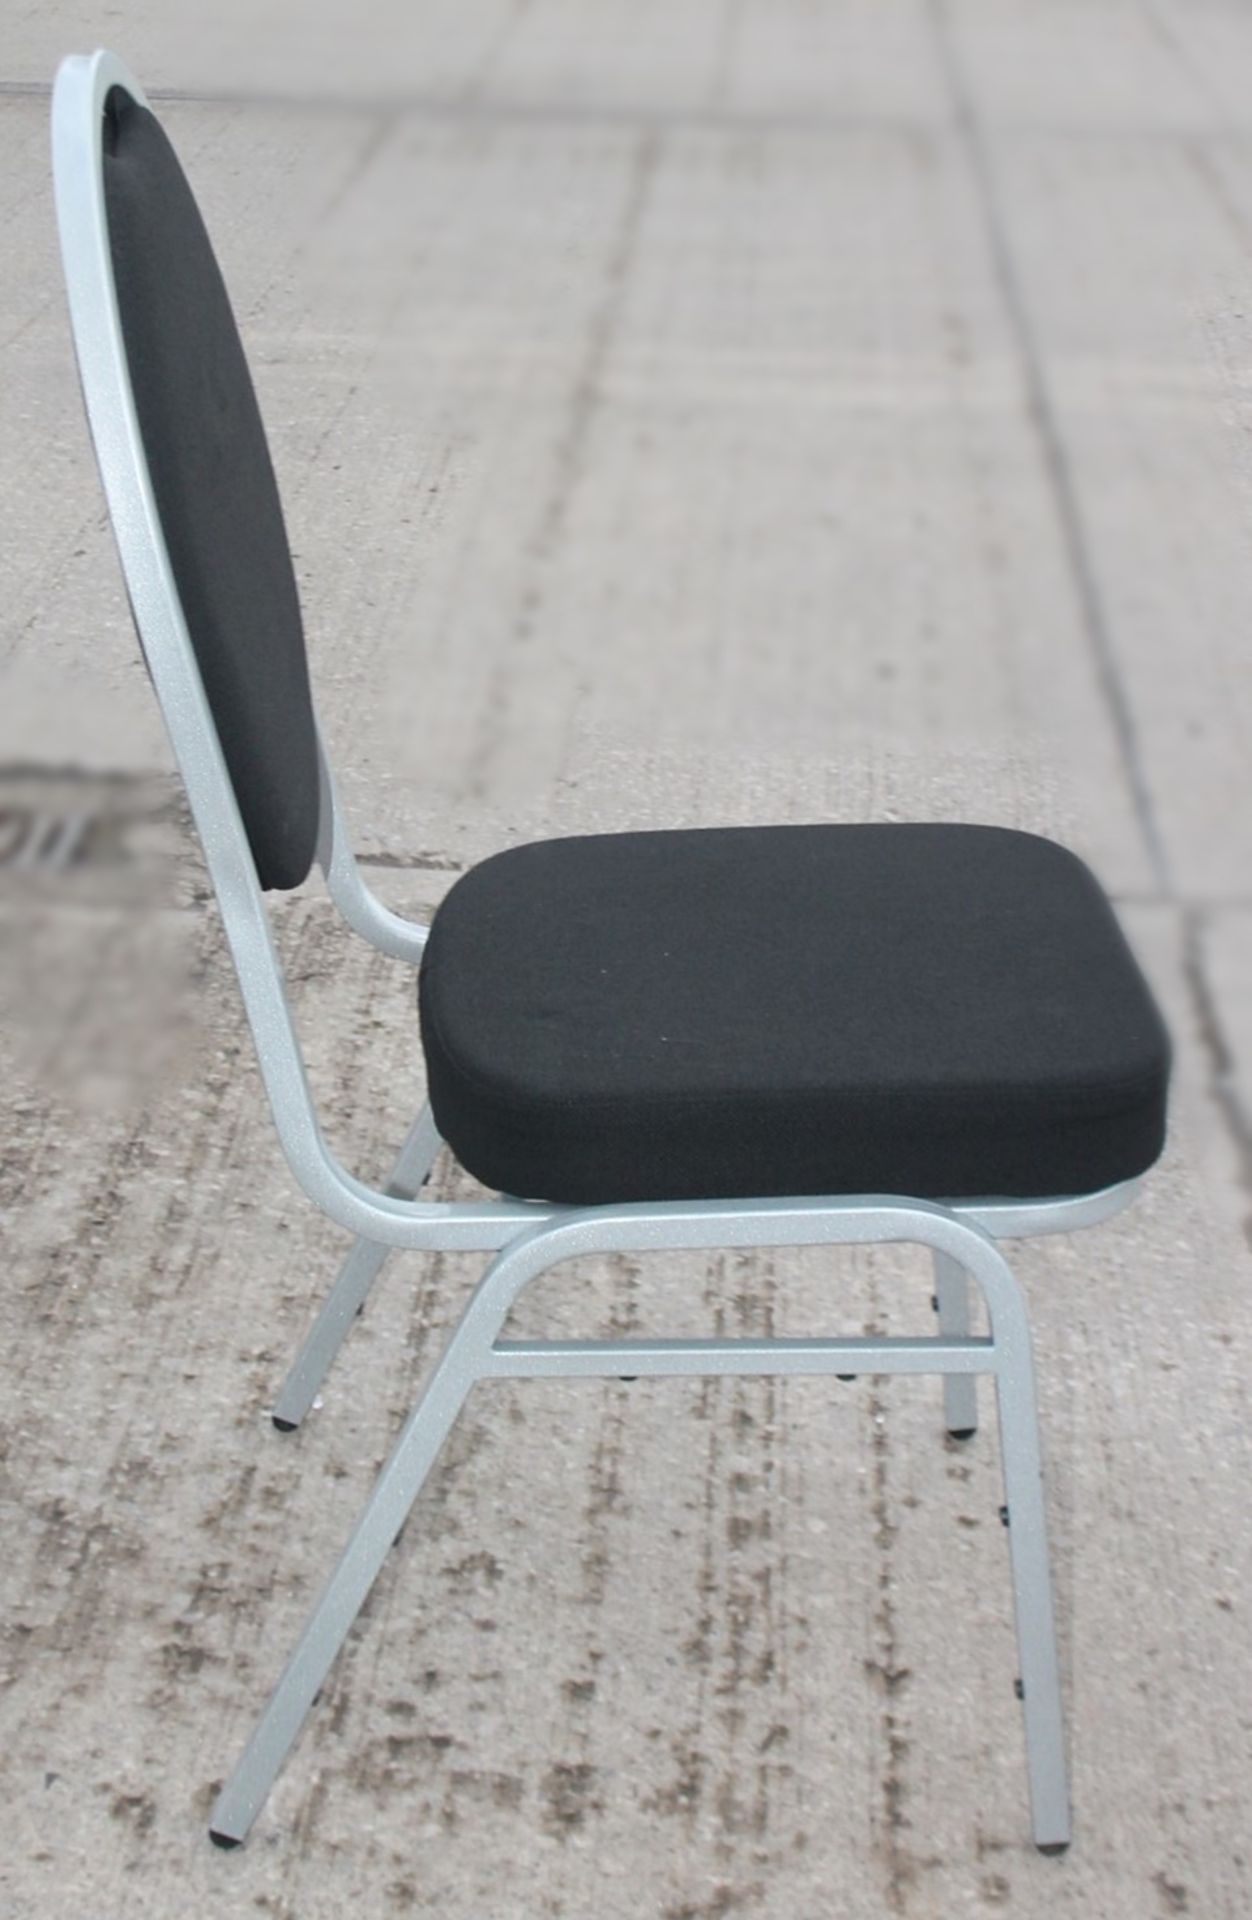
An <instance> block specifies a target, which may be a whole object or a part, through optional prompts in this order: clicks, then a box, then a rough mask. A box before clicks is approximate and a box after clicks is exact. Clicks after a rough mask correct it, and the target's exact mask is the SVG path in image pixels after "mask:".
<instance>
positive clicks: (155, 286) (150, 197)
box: [102, 87, 318, 887]
mask: <svg viewBox="0 0 1252 1920" xmlns="http://www.w3.org/2000/svg"><path fill="white" fill-rule="evenodd" d="M102 137H103V140H104V199H105V208H106V211H107V213H108V223H109V250H110V254H111V256H112V262H113V278H114V284H115V286H116V289H117V304H118V312H119V315H120V317H121V322H122V332H123V336H124V338H125V341H126V360H127V366H128V369H129V372H130V381H131V388H132V391H133V393H134V397H135V411H136V414H137V415H138V418H139V428H140V432H141V434H142V436H143V445H144V453H145V455H146V457H147V462H148V471H149V473H150V475H151V478H152V487H153V492H154V493H155V495H156V502H157V508H158V511H159V513H160V516H161V531H162V533H163V534H164V536H165V544H166V548H167V550H168V552H169V557H170V566H171V569H172V571H173V574H174V580H175V584H176V585H177V588H178V597H179V600H180V601H181V603H182V608H183V615H184V618H185V619H186V622H187V630H188V632H189V634H190V636H191V643H192V646H193V647H194V649H195V654H196V661H197V664H198V666H199V668H200V677H201V679H202V680H203V682H204V690H205V693H206V695H207V697H208V701H209V705H210V707H211V708H212V710H213V718H214V721H215V723H216V726H217V731H218V737H219V739H220V740H221V744H222V752H223V753H224V755H225V757H226V765H227V767H228V769H229V771H230V777H231V783H232V785H233V787H234V789H235V797H236V799H237V800H238V802H239V811H240V813H241V814H242V816H243V823H244V827H245V829H246V830H247V835H248V841H249V844H250V846H251V849H252V856H253V859H254V860H255V862H256V868H257V875H258V878H259V879H260V882H261V885H262V886H263V887H295V886H299V884H300V882H301V881H302V880H303V879H304V878H305V876H306V874H307V873H308V871H309V867H310V865H311V864H312V860H313V853H314V848H315V846H316V841H317V823H318V766H317V735H316V730H315V727H314V721H313V705H312V700H311V698H310V694H309V676H308V666H307V663H306V660H305V652H304V632H303V628H302V625H301V621H300V604H299V600H298V598H297V594H296V582H295V576H294V574H293V572H292V566H291V554H290V551H289V549H288V546H287V535H286V532H285V530H284V527H283V513H282V507H281V505H280V504H279V498H278V487H277V485H276V483H275V480H274V470H273V467H272V466H271V464H270V456H269V449H268V447H267V445H266V441H265V430H264V428H263V426H262V424H261V415H260V413H259V411H258V409H257V403H256V396H255V394H254V392H253V388H252V380H251V376H250V375H249V373H248V366H247V362H246V361H245V359H244V353H243V347H242V345H241V344H240V340H239V334H238V331H237V330H236V327H235V321H234V316H233V315H232V313H231V310H230V301H229V299H228V298H227V294H226V288H225V286H224V285H223V283H222V276H221V273H220V272H219V270H218V265H217V261H216V260H215V259H214V257H213V249H212V246H211V245H210V243H209V237H208V234H207V233H206V232H205V229H204V222H203V221H202V220H201V218H200V214H199V212H198V210H197V207H196V203H195V200H194V199H193V197H192V192H191V188H190V187H189V186H188V184H187V181H186V178H185V177H184V175H183V170H182V168H181V167H180V166H179V164H178V160H177V157H176V155H175V153H174V149H173V148H172V147H171V145H170V143H169V141H168V140H167V139H166V137H165V134H164V133H163V131H162V129H161V126H160V124H159V122H158V121H157V120H156V118H155V117H154V116H153V115H152V114H151V113H149V112H148V110H147V108H146V107H141V106H140V105H139V104H138V103H137V102H136V101H134V100H132V99H131V97H130V95H129V94H127V93H125V92H124V91H123V90H122V89H121V88H120V87H114V88H113V89H112V91H111V92H110V94H109V98H108V101H107V103H106V115H105V124H104V127H103V129H102Z"/></svg>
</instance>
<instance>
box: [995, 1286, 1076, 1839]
mask: <svg viewBox="0 0 1252 1920" xmlns="http://www.w3.org/2000/svg"><path fill="white" fill-rule="evenodd" d="M992 1318H993V1323H994V1330H995V1340H996V1346H997V1348H998V1349H999V1355H998V1365H997V1368H996V1396H997V1402H998V1406H999V1413H1000V1448H1001V1453H1002V1457H1003V1466H1004V1497H1005V1503H1006V1518H1007V1520H1008V1532H1009V1549H1010V1554H1011V1557H1012V1568H1013V1603H1014V1611H1015V1613H1016V1616H1017V1647H1018V1661H1019V1663H1020V1667H1021V1677H1020V1686H1019V1689H1018V1691H1019V1693H1020V1695H1021V1700H1022V1711H1023V1715H1024V1718H1025V1724H1026V1765H1027V1769H1028V1772H1029V1776H1030V1805H1031V1816H1032V1824H1033V1828H1034V1837H1035V1844H1036V1846H1038V1847H1039V1848H1040V1849H1041V1850H1042V1851H1043V1852H1044V1853H1062V1852H1064V1850H1065V1848H1066V1847H1067V1846H1068V1845H1069V1841H1070V1808H1069V1788H1068V1782H1067V1771H1066V1763H1065V1724H1064V1716H1063V1713H1062V1707H1061V1676H1060V1668H1059V1664H1058V1660H1057V1649H1056V1622H1055V1619H1054V1616H1053V1609H1052V1579H1051V1573H1050V1571H1049V1565H1048V1534H1047V1519H1046V1514H1045V1510H1044V1499H1043V1464H1042V1461H1041V1459H1040V1453H1039V1415H1038V1409H1037V1405H1036V1395H1035V1367H1034V1357H1033V1354H1032V1350H1031V1338H1030V1325H1029V1322H1028V1320H1027V1317H1026V1308H1025V1305H1024V1303H1023V1301H1022V1299H1021V1296H1020V1294H1019V1293H1018V1292H1017V1288H1016V1283H1015V1282H1014V1283H1013V1297H1011V1298H1010V1297H1006V1295H1004V1294H1001V1295H1000V1297H999V1298H998V1299H997V1301H996V1302H995V1304H994V1306H993V1308H992Z"/></svg>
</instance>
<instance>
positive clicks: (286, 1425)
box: [270, 1413, 300, 1433]
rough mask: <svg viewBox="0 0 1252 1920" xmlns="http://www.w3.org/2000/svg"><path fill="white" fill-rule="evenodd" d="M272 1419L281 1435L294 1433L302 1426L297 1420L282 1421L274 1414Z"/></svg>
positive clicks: (271, 1416)
mask: <svg viewBox="0 0 1252 1920" xmlns="http://www.w3.org/2000/svg"><path fill="white" fill-rule="evenodd" d="M270 1419H271V1420H272V1421H273V1422H274V1425H275V1426H276V1427H277V1428H278V1431H279V1432H280V1433H294V1432H295V1430H296V1428H297V1426H298V1425H299V1424H300V1423H299V1421H297V1420H280V1419H279V1417H278V1415H277V1414H276V1413H272V1414H271V1415H270Z"/></svg>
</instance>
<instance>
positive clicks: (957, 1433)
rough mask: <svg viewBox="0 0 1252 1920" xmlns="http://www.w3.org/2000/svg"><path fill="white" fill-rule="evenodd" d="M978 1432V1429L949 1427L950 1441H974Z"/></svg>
mask: <svg viewBox="0 0 1252 1920" xmlns="http://www.w3.org/2000/svg"><path fill="white" fill-rule="evenodd" d="M977 1431H978V1429H977V1427H949V1428H948V1438H949V1440H972V1439H973V1437H974V1435H975V1434H976V1433H977Z"/></svg>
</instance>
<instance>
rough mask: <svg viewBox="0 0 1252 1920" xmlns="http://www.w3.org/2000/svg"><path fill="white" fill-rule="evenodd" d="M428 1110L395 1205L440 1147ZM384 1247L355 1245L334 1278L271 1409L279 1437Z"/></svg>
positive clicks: (417, 1188)
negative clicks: (335, 1278)
mask: <svg viewBox="0 0 1252 1920" xmlns="http://www.w3.org/2000/svg"><path fill="white" fill-rule="evenodd" d="M442 1144H443V1143H442V1141H441V1140H440V1138H439V1133H438V1130H437V1129H436V1126H435V1122H434V1119H433V1117H432V1115H431V1111H430V1108H429V1106H424V1107H423V1108H422V1111H421V1112H420V1113H419V1114H418V1116H417V1119H416V1120H415V1121H414V1122H413V1125H412V1126H411V1127H410V1128H409V1131H408V1134H407V1136H406V1138H405V1142H404V1145H403V1146H402V1147H401V1149H400V1152H399V1155H398V1157H397V1159H396V1164H395V1166H394V1167H393V1168H392V1170H391V1178H390V1179H389V1181H388V1182H387V1187H386V1191H387V1192H388V1193H389V1194H391V1195H392V1196H393V1198H395V1199H399V1200H414V1199H416V1198H417V1195H418V1194H419V1193H420V1192H421V1190H422V1186H423V1183H424V1182H425V1180H426V1178H427V1175H428V1174H429V1173H430V1170H431V1168H432V1167H433V1166H434V1164H435V1160H436V1158H437V1156H438V1153H439V1149H440V1147H441V1146H442ZM390 1251H391V1249H390V1248H389V1247H385V1246H382V1245H380V1244H379V1242H378V1241H377V1240H365V1239H358V1240H354V1241H353V1243H352V1245H351V1247H350V1248H349V1249H348V1253H347V1256H346V1258H345V1259H344V1263H343V1265H342V1266H341V1267H340V1269H339V1277H338V1279H337V1280H336V1281H335V1284H334V1286H333V1287H332V1288H331V1290H330V1292H329V1293H328V1294H327V1296H326V1299H325V1301H324V1303H323V1305H322V1310H321V1312H320V1313H319V1314H318V1316H317V1319H316V1320H315V1321H314V1323H313V1326H312V1328H311V1329H310V1331H309V1334H308V1337H307V1339H306V1340H305V1343H304V1345H303V1346H302V1347H301V1349H300V1351H299V1353H298V1354H297V1355H296V1357H295V1359H294V1360H293V1361H292V1363H291V1368H290V1370H289V1372H288V1374H287V1378H286V1379H285V1380H284V1381H283V1384H282V1388H281V1390H280V1392H279V1395H278V1399H277V1401H276V1402H275V1404H274V1416H273V1417H274V1425H275V1426H276V1427H277V1428H278V1429H279V1431H280V1432H282V1433H290V1431H291V1429H292V1428H293V1427H298V1426H299V1424H300V1422H301V1421H302V1420H303V1418H304V1416H305V1414H306V1413H307V1412H308V1410H309V1408H310V1407H311V1406H312V1404H313V1400H314V1397H315V1395H316V1393H317V1390H318V1388H319V1387H320V1386H321V1384H322V1382H323V1380H324V1379H325V1378H326V1375H327V1372H328V1371H329V1368H330V1364H331V1362H332V1360H333V1359H334V1357H335V1355H336V1354H337V1353H338V1351H339V1348H340V1346H341V1345H342V1343H343V1340H344V1337H345V1335H346V1334H347V1332H348V1329H349V1327H350V1326H351V1325H352V1322H353V1320H354V1319H355V1318H356V1316H357V1314H358V1313H360V1311H361V1308H362V1307H363V1306H364V1305H365V1301H366V1298H367V1297H368V1294H369V1290H370V1288H371V1287H372V1286H373V1284H374V1282H375V1280H376V1279H377V1278H378V1275H379V1273H380V1272H381V1270H382V1266H383V1262H384V1261H385V1260H386V1258H387V1255H388V1253H389V1252H390Z"/></svg>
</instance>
